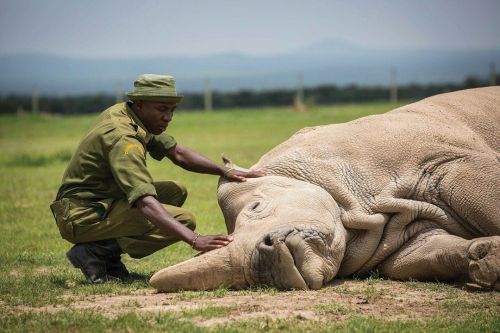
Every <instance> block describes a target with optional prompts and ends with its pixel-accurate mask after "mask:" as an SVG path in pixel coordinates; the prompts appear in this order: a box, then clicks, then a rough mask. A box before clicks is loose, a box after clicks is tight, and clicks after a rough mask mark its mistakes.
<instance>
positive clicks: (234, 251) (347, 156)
mask: <svg viewBox="0 0 500 333" xmlns="http://www.w3.org/2000/svg"><path fill="white" fill-rule="evenodd" d="M499 134H500V87H498V86H496V87H486V88H478V89H469V90H462V91H458V92H451V93H445V94H440V95H436V96H433V97H429V98H426V99H423V100H421V101H418V102H416V103H413V104H409V105H406V106H403V107H400V108H397V109H395V110H393V111H390V112H388V113H385V114H382V115H373V116H368V117H364V118H360V119H357V120H354V121H351V122H348V123H344V124H332V125H325V126H317V127H309V128H304V129H302V130H299V131H298V132H297V133H295V134H294V135H293V136H292V137H291V138H289V139H288V140H287V141H285V142H284V143H282V144H280V145H278V146H277V147H275V148H274V149H272V150H271V151H269V152H268V153H267V154H265V155H264V156H262V157H261V158H260V160H259V161H258V162H257V163H256V164H255V165H254V166H252V169H261V170H263V171H264V172H265V173H266V176H264V177H260V178H253V179H248V181H246V182H243V183H236V182H228V181H225V180H224V179H221V180H220V181H219V185H218V191H217V195H218V201H219V205H220V207H221V209H222V212H223V215H224V219H225V222H226V226H227V231H228V233H229V234H232V235H233V242H231V243H230V244H229V245H227V246H226V247H223V248H220V249H217V250H214V251H211V252H207V253H204V254H202V255H198V256H195V257H193V258H191V259H189V260H186V261H184V262H181V263H179V264H176V265H173V266H170V267H167V268H164V269H162V270H160V271H158V272H157V273H155V274H154V275H153V276H152V277H151V280H150V284H151V285H152V286H153V287H154V288H156V289H157V290H159V291H163V292H171V291H177V290H207V289H214V288H218V287H221V286H224V287H229V288H234V289H241V288H246V287H250V286H271V287H276V288H278V289H283V290H287V289H319V288H321V287H322V286H325V285H326V284H327V283H329V282H330V281H332V280H333V279H334V278H335V277H349V276H353V275H358V276H362V275H363V274H368V273H369V272H371V271H374V270H377V271H378V273H379V274H380V275H381V276H384V277H387V278H389V279H395V280H408V279H416V280H421V281H425V280H436V279H437V280H440V281H466V282H467V281H468V282H472V283H474V284H477V285H479V286H482V287H486V288H492V289H495V290H499V289H500V280H499V277H500V236H499V235H500V154H499V150H500V149H499V148H500V136H499Z"/></svg>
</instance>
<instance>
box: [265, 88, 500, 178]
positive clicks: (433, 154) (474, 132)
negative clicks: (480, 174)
mask: <svg viewBox="0 0 500 333" xmlns="http://www.w3.org/2000/svg"><path fill="white" fill-rule="evenodd" d="M499 132H500V87H489V88H480V89H470V90H463V91H459V92H453V93H447V94H442V95H437V96H434V97H430V98H427V99H424V100H422V101H419V102H416V103H413V104H409V105H406V106H403V107H401V108H398V109H396V110H393V111H391V112H388V113H385V114H382V115H374V116H368V117H364V118H360V119H357V120H354V121H351V122H348V123H344V124H332V125H325V126H317V127H311V128H305V129H302V130H300V131H298V132H297V133H296V134H294V135H293V136H292V137H291V138H290V139H288V140H287V141H285V142H284V143H282V144H280V145H278V146H277V147H275V148H274V149H273V150H271V151H270V152H268V153H267V154H265V155H264V156H263V157H262V158H261V159H260V161H259V163H258V164H257V165H256V167H260V168H263V169H269V168H270V169H271V172H273V171H277V172H276V173H278V174H279V173H280V170H281V169H280V167H279V166H277V165H278V164H286V165H287V166H288V167H289V168H290V170H286V169H283V173H285V174H284V175H286V176H293V175H291V174H289V173H290V172H294V170H293V169H294V167H295V164H296V165H297V167H301V168H304V166H300V164H303V163H306V164H307V163H308V160H310V159H315V160H327V159H342V160H345V161H347V162H348V163H350V164H352V165H357V166H360V167H361V168H363V169H365V170H366V171H367V172H370V173H372V174H373V175H374V176H376V175H377V174H380V175H382V174H383V173H386V172H390V173H398V174H401V173H405V172H408V170H411V169H415V170H416V169H418V168H420V167H421V166H422V163H424V161H429V160H432V159H433V158H439V157H440V156H448V155H461V154H469V153H478V154H489V155H491V154H498V151H499V149H500V138H499V135H498V133H499ZM305 152H307V153H306V154H305ZM317 171H318V170H311V172H317ZM287 173H288V174H287Z"/></svg>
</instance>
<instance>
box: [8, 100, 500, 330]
mask: <svg viewBox="0 0 500 333" xmlns="http://www.w3.org/2000/svg"><path fill="white" fill-rule="evenodd" d="M393 107H394V106H393V105H389V104H386V103H376V104H355V105H335V106H330V107H312V108H310V110H309V111H308V112H306V113H295V112H291V111H290V110H288V109H286V108H281V109H262V110H256V109H247V110H229V111H223V112H213V113H201V112H191V113H182V112H178V113H177V114H176V115H175V118H174V122H173V123H172V125H171V127H170V128H169V131H170V133H171V134H172V135H174V136H175V138H176V139H177V141H178V142H179V143H181V144H183V145H185V146H188V147H191V148H193V149H195V150H198V151H200V152H202V153H203V154H204V155H206V156H208V157H209V158H211V159H213V160H216V161H219V160H220V155H221V153H225V154H226V155H227V156H229V157H230V158H232V159H233V161H234V162H235V163H237V164H239V165H241V166H244V167H250V166H251V165H252V164H254V163H255V162H256V161H257V160H258V159H259V157H260V156H261V155H262V154H264V153H265V152H266V151H268V150H269V149H271V148H273V147H274V146H275V145H277V144H278V143H280V142H282V141H284V140H286V139H287V138H288V137H290V136H291V135H292V134H293V133H294V132H295V131H297V130H298V129H300V128H302V127H306V126H315V125H320V124H327V123H337V122H345V121H348V120H351V119H355V118H359V117H361V116H365V115H369V114H376V113H382V112H385V111H388V110H389V109H392V108H393ZM94 119H95V115H87V116H73V117H59V116H50V115H23V116H2V117H1V118H0V150H1V152H2V154H0V197H1V198H2V200H0V244H1V251H0V331H12V332H16V331H23V332H25V331H51V332H68V331H70V332H86V331H92V332H96V331H110V332H111V331H113V332H114V331H136V332H156V331H158V332H159V331H162V332H163V331H171V332H188V331H189V332H196V331H205V330H204V329H201V328H199V327H197V326H196V325H195V324H194V322H193V321H192V320H191V319H193V318H200V317H202V318H209V317H219V316H225V315H226V314H227V311H231V309H227V308H222V307H211V308H208V309H205V310H193V311H191V312H189V311H188V312H184V313H180V314H179V313H178V314H161V315H160V314H158V315H153V314H138V313H136V312H134V310H136V309H139V308H140V307H141V306H142V305H141V304H140V302H131V303H125V304H124V305H123V306H122V308H123V309H124V310H125V311H130V313H126V314H123V315H119V316H118V317H115V318H109V317H106V316H104V315H102V314H100V313H99V312H98V311H95V312H92V311H69V310H67V311H60V312H57V313H47V312H45V311H41V312H34V311H32V310H29V309H28V310H26V311H20V310H19V309H20V308H22V307H30V308H35V309H36V308H37V307H43V306H47V305H59V306H63V307H64V305H66V304H71V303H72V302H75V301H78V300H81V299H83V298H85V297H88V296H93V295H124V294H132V293H134V294H137V293H140V292H141V291H144V290H147V289H148V288H149V285H148V279H149V277H150V276H151V275H152V274H153V273H154V272H155V271H157V270H158V269H160V268H163V267H165V266H167V265H171V264H174V263H177V262H180V261H182V260H185V259H187V258H189V257H191V256H192V255H193V254H194V252H193V250H192V249H191V248H190V247H189V246H188V245H186V244H175V245H173V246H171V247H169V248H167V249H164V250H162V251H159V252H157V253H155V254H153V255H151V256H149V257H148V258H145V259H142V260H133V259H130V258H128V257H125V259H124V262H125V264H126V265H127V267H128V268H129V270H130V271H132V272H134V273H135V274H136V275H135V276H136V278H135V279H133V280H131V281H129V282H124V283H116V282H113V283H107V284H104V285H97V286H92V285H88V284H86V283H85V282H84V278H83V276H82V274H81V273H80V272H79V271H78V270H76V269H73V268H72V267H71V266H70V265H69V263H68V262H67V260H66V258H65V252H66V251H67V250H68V249H69V248H70V246H71V244H69V243H67V242H65V241H64V240H62V239H61V238H60V236H59V234H58V230H57V228H56V226H55V224H54V221H53V218H52V215H51V213H50V210H49V207H48V206H49V204H50V202H51V201H52V200H53V199H54V197H55V194H56V192H57V189H58V186H59V185H60V184H59V182H60V179H61V176H62V174H63V171H64V168H65V166H66V163H67V161H68V160H69V158H70V156H71V152H72V151H73V150H74V148H75V147H76V146H77V144H78V142H79V140H80V138H81V137H82V136H83V135H84V134H85V132H86V131H87V130H88V129H89V128H90V127H91V125H92V123H93V121H94ZM148 165H149V168H150V170H151V173H152V174H153V177H154V178H155V179H157V180H162V179H176V180H178V181H181V182H183V183H184V184H185V185H186V186H187V188H188V190H189V192H190V193H189V197H188V200H187V202H186V205H185V207H186V208H188V209H190V210H191V211H192V212H193V213H195V215H196V216H197V220H198V231H199V232H200V233H220V232H225V226H224V224H223V218H222V214H221V213H220V211H219V208H218V206H217V202H216V184H217V177H213V176H207V175H197V174H193V173H189V172H186V171H184V170H181V169H180V168H178V167H175V166H174V165H173V164H171V163H170V162H169V161H162V162H157V161H154V160H152V159H148ZM371 279H372V280H369V283H368V286H367V289H366V290H365V291H364V293H365V294H366V296H367V297H370V298H373V299H376V298H378V297H380V295H379V294H377V292H376V291H375V290H371V289H370V286H371V284H372V283H378V282H377V281H378V277H377V276H372V277H371ZM370 281H371V282H370ZM414 284H415V283H414ZM412 288H414V286H413V285H412V282H410V283H409V285H408V289H412ZM332 290H333V291H335V290H337V292H339V293H342V291H343V290H342V287H336V288H332ZM227 292H228V291H227V290H226V289H219V290H215V291H209V292H184V293H179V294H178V296H177V299H178V300H179V301H183V300H189V299H193V298H203V297H209V298H222V297H225V296H226V294H227ZM344 292H345V293H349V291H348V290H344ZM276 293H278V292H277V291H276V290H275V289H273V288H258V289H252V290H246V291H241V294H242V295H259V294H266V295H274V294H276ZM447 306H448V307H453V306H456V305H454V304H452V303H450V304H448V305H447ZM347 310H348V309H347V308H345V309H344V308H342V307H335V306H334V305H327V306H325V307H324V308H321V307H320V308H318V309H317V311H326V312H340V313H343V312H344V311H347ZM488 311H489V310H488V309H486V310H485V314H484V315H483V316H479V317H474V316H471V317H470V318H469V317H467V318H461V320H464V321H466V324H464V325H461V324H459V323H456V324H453V325H454V326H452V327H455V328H457V330H458V331H460V330H462V331H464V329H463V328H467V327H469V326H467V325H473V323H475V322H477V323H478V324H477V325H479V326H477V327H484V328H485V329H484V330H483V331H493V330H494V329H493V328H495V327H496V329H498V320H499V319H498V316H496V317H495V316H493V315H491V314H488ZM492 318H493V319H492ZM439 320H440V319H436V323H437V324H435V326H432V327H438V328H439V325H440V324H439V323H440V321H439ZM442 320H444V319H442ZM468 320H469V321H468ZM311 325H312V326H311ZM428 325H434V324H432V323H431V322H424V323H421V322H418V321H416V322H415V321H408V322H398V321H396V322H393V321H386V320H383V319H374V318H357V319H356V318H351V319H349V320H348V321H345V322H341V323H333V325H330V324H329V323H328V324H325V323H315V324H310V323H308V324H305V323H303V322H301V321H300V320H298V319H290V320H276V321H269V320H268V321H266V320H255V321H244V322H236V323H232V324H228V325H225V326H221V327H219V328H218V329H217V330H220V331H223V332H240V331H254V330H257V331H258V330H269V331H271V332H272V331H278V330H280V329H281V328H285V329H287V330H290V331H296V332H301V331H308V330H309V329H310V328H311V327H312V328H313V329H315V330H316V329H318V330H319V331H321V330H323V331H328V327H330V326H331V327H336V328H338V329H339V330H340V331H358V332H366V331H373V332H376V331H380V330H379V329H373V330H370V329H368V328H370V327H372V328H373V327H375V328H377V327H380V328H381V329H382V330H384V329H388V330H392V331H399V330H400V329H401V331H405V330H406V331H411V329H412V328H415V329H416V331H419V330H420V331H422V330H424V331H425V329H426V328H429V327H431V326H428ZM481 325H482V326H481ZM475 327H476V326H475ZM437 331H443V332H444V331H445V330H439V329H438V330H437Z"/></svg>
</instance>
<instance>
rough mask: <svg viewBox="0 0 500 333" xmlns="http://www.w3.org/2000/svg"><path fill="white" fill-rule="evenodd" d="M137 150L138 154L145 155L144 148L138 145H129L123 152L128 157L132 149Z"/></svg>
mask: <svg viewBox="0 0 500 333" xmlns="http://www.w3.org/2000/svg"><path fill="white" fill-rule="evenodd" d="M134 148H135V149H137V150H139V152H140V153H141V154H142V155H145V154H146V153H145V151H144V147H143V146H142V145H140V144H138V143H129V144H128V145H127V146H126V147H125V151H124V155H128V154H129V152H130V151H131V150H132V149H134Z"/></svg>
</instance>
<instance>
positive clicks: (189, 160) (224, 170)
mask: <svg viewBox="0 0 500 333" xmlns="http://www.w3.org/2000/svg"><path fill="white" fill-rule="evenodd" d="M167 157H168V158H169V159H170V160H171V161H172V162H173V163H175V164H176V165H178V166H180V167H182V168H183V169H186V170H188V171H193V172H198V173H206V174H211V175H219V176H222V177H224V178H226V179H228V180H235V181H240V182H242V181H245V180H246V179H247V178H255V177H261V176H264V173H263V172H262V171H259V170H250V171H241V170H235V169H232V168H230V167H227V166H222V165H218V164H216V163H215V162H213V161H212V160H210V159H208V158H207V157H205V156H203V155H201V154H200V153H198V152H196V151H194V150H192V149H189V148H187V147H183V146H181V145H179V144H177V145H176V146H175V147H172V148H170V149H169V150H168V152H167Z"/></svg>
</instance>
